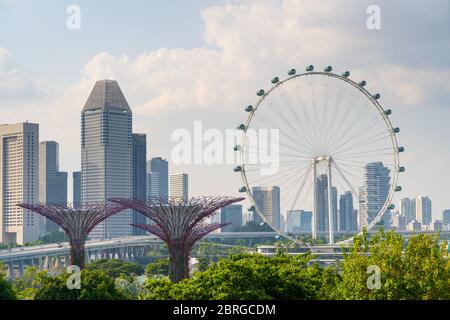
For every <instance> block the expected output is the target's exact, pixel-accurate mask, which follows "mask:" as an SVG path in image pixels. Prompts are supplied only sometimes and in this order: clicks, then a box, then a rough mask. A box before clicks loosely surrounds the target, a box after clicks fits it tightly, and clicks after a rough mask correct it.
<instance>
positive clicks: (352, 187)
mask: <svg viewBox="0 0 450 320" xmlns="http://www.w3.org/2000/svg"><path fill="white" fill-rule="evenodd" d="M332 166H333V167H334V168H335V169H336V171H337V172H338V174H339V176H340V177H341V178H342V179H343V180H344V181H345V183H346V184H347V186H348V187H349V188H350V190H351V191H352V193H353V194H354V196H355V197H357V196H358V195H359V192H358V191H356V190H355V188H354V186H353V185H352V184H351V183H350V181H348V179H347V178H346V177H345V175H344V173H343V172H342V170H341V169H340V168H339V166H338V165H337V164H336V163H333V164H332Z"/></svg>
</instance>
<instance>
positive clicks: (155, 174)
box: [147, 157, 169, 198]
mask: <svg viewBox="0 0 450 320" xmlns="http://www.w3.org/2000/svg"><path fill="white" fill-rule="evenodd" d="M168 195H169V163H168V162H167V160H165V159H163V158H161V157H155V158H152V159H151V160H149V161H148V162H147V198H152V197H157V198H159V197H162V198H168Z"/></svg>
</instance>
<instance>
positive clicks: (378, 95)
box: [372, 93, 381, 100]
mask: <svg viewBox="0 0 450 320" xmlns="http://www.w3.org/2000/svg"><path fill="white" fill-rule="evenodd" d="M372 98H374V99H375V100H378V99H380V98H381V94H379V93H377V94H374V95H373V96H372Z"/></svg>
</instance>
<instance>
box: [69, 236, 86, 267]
mask: <svg viewBox="0 0 450 320" xmlns="http://www.w3.org/2000/svg"><path fill="white" fill-rule="evenodd" d="M69 243H70V264H71V265H75V266H78V267H80V269H84V263H85V260H84V259H85V251H84V244H85V240H70V242H69Z"/></svg>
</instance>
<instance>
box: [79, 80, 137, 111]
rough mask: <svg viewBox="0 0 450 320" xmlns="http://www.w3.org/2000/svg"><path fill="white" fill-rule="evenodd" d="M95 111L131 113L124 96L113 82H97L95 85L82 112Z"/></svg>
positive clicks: (115, 82)
mask: <svg viewBox="0 0 450 320" xmlns="http://www.w3.org/2000/svg"><path fill="white" fill-rule="evenodd" d="M97 109H115V110H123V111H128V112H131V109H130V106H129V105H128V102H127V100H126V99H125V96H124V95H123V93H122V90H120V87H119V84H118V83H117V81H115V80H99V81H97V82H96V83H95V85H94V88H93V89H92V91H91V94H90V95H89V98H88V99H87V101H86V104H85V105H84V108H83V112H86V111H90V110H97Z"/></svg>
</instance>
